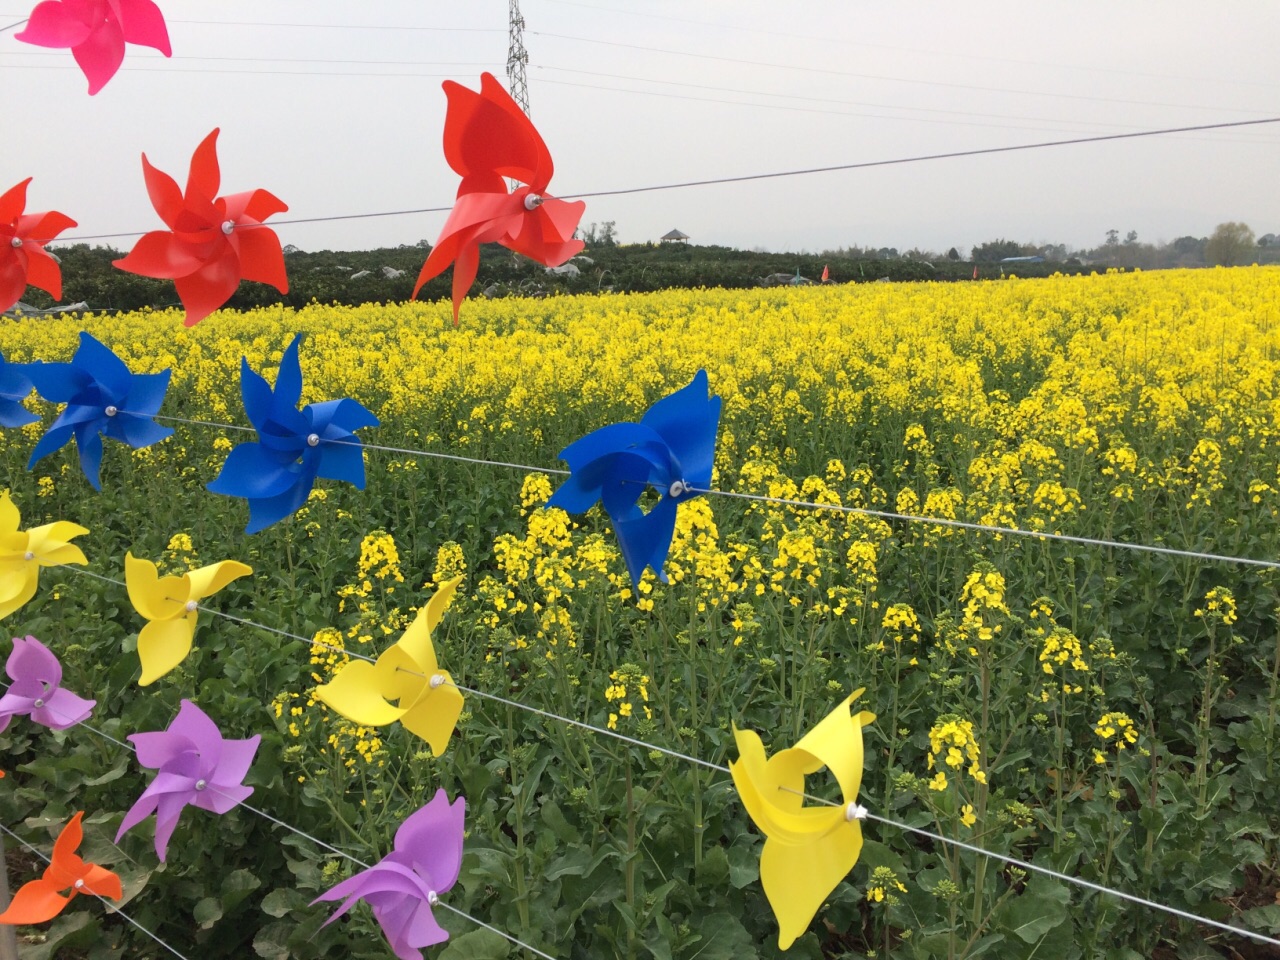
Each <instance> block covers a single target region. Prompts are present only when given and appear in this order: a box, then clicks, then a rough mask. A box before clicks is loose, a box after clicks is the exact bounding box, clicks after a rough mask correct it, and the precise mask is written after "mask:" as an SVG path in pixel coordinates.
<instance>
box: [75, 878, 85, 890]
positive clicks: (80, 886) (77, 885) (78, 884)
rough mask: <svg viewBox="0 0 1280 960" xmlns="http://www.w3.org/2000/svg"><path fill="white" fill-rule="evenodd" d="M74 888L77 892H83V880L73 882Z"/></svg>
mask: <svg viewBox="0 0 1280 960" xmlns="http://www.w3.org/2000/svg"><path fill="white" fill-rule="evenodd" d="M74 886H75V888H76V889H77V890H83V889H84V881H83V880H77V881H76V882H75V884H74Z"/></svg>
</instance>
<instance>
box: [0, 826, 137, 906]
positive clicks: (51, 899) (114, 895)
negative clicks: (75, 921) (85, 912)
mask: <svg viewBox="0 0 1280 960" xmlns="http://www.w3.org/2000/svg"><path fill="white" fill-rule="evenodd" d="M83 816H84V812H83V811H81V812H80V813H77V814H76V815H75V816H74V817H72V818H71V820H70V822H68V823H67V825H66V826H65V827H63V828H62V832H61V833H60V834H58V839H57V840H55V841H54V842H53V857H52V858H51V859H50V860H49V866H48V867H46V868H45V871H44V876H42V877H41V878H40V879H39V880H32V881H30V882H28V883H25V884H23V885H22V887H21V889H19V890H18V892H17V893H15V894H14V895H13V900H12V901H11V902H10V904H9V907H8V909H7V910H5V912H4V913H0V923H8V924H13V925H22V926H27V925H30V924H33V923H44V922H45V921H46V920H52V919H53V918H54V917H56V916H57V915H58V914H60V913H61V912H62V910H63V908H64V907H65V906H66V905H67V904H69V903H70V902H71V900H72V898H74V897H75V895H76V894H77V893H91V894H93V895H94V896H97V897H110V898H111V899H112V900H119V899H120V898H121V897H123V896H124V888H123V886H122V884H121V883H120V877H119V876H118V875H117V874H114V873H112V872H111V871H110V870H108V869H107V868H106V867H100V866H98V865H97V864H96V863H86V862H85V861H84V860H83V859H81V858H80V857H79V856H78V855H77V854H76V850H77V849H78V848H79V846H80V841H81V840H83V839H84V828H83V827H81V826H80V818H81V817H83ZM63 890H65V891H66V893H65V894H64V893H63V892H62V891H63Z"/></svg>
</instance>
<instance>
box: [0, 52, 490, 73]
mask: <svg viewBox="0 0 1280 960" xmlns="http://www.w3.org/2000/svg"><path fill="white" fill-rule="evenodd" d="M3 54H4V55H5V56H13V57H50V58H57V59H59V60H65V59H66V56H65V54H63V53H60V52H57V51H46V50H5V51H3ZM129 59H130V60H131V61H132V62H137V61H143V62H152V63H155V64H156V65H157V66H160V65H162V64H164V63H167V62H171V61H174V60H213V61H218V62H226V63H333V64H357V65H360V66H377V65H380V64H385V65H386V66H397V67H492V66H493V63H492V62H491V61H489V60H337V59H329V58H325V57H202V56H196V55H194V54H174V55H173V56H172V57H165V56H162V55H160V54H145V53H139V54H137V55H131V56H130V58H129ZM71 69H79V68H78V67H72V68H71Z"/></svg>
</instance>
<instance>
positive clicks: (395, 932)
mask: <svg viewBox="0 0 1280 960" xmlns="http://www.w3.org/2000/svg"><path fill="white" fill-rule="evenodd" d="M465 816H466V801H465V800H463V799H462V797H459V798H458V799H457V800H455V801H454V802H453V803H450V802H449V798H448V797H447V796H446V795H445V792H444V790H437V791H436V795H435V796H434V797H432V798H431V801H430V802H429V803H428V804H427V805H426V806H425V807H423V808H422V809H420V810H418V812H417V813H414V814H412V815H411V816H410V817H409V818H408V819H407V820H405V821H404V822H403V823H402V824H400V829H398V830H397V831H396V839H395V845H394V847H393V849H392V851H391V853H389V854H387V855H386V856H385V857H383V858H382V859H381V860H379V861H378V862H377V863H375V864H374V865H373V866H372V867H370V868H369V869H367V870H362V871H360V872H359V873H357V874H356V875H355V876H353V877H350V878H349V879H347V880H344V881H342V883H340V884H338V885H337V886H336V887H334V888H333V889H331V890H327V891H325V892H324V893H322V894H321V895H320V896H318V897H316V899H315V900H314V901H312V902H313V903H319V902H320V901H321V900H342V899H343V898H344V897H345V898H346V900H345V902H344V903H343V904H342V906H341V907H340V908H339V909H338V911H337V912H336V913H335V914H334V915H333V916H332V917H330V918H329V919H328V920H326V921H325V923H326V924H330V923H333V921H334V920H337V919H338V918H339V917H340V916H342V915H343V914H344V913H346V912H347V911H348V910H350V909H351V908H352V907H353V906H354V905H355V902H356V901H357V900H365V901H367V902H368V903H369V905H370V906H371V907H373V915H374V917H375V918H376V919H377V921H378V924H379V925H380V926H381V927H382V931H383V933H385V934H386V937H387V942H388V943H390V944H391V949H392V950H394V951H395V955H396V956H397V957H399V958H400V960H422V952H421V948H422V947H430V946H433V945H434V944H437V943H443V942H444V941H446V940H448V939H449V933H448V931H447V930H445V929H444V928H443V927H441V926H440V924H438V923H437V922H436V919H435V917H434V916H432V914H431V908H432V907H433V906H434V905H435V903H436V901H437V899H438V896H439V894H442V893H447V892H448V891H449V889H450V888H451V887H452V886H453V885H454V883H455V882H457V879H458V871H459V870H460V869H461V867H462V831H463V822H464V819H465Z"/></svg>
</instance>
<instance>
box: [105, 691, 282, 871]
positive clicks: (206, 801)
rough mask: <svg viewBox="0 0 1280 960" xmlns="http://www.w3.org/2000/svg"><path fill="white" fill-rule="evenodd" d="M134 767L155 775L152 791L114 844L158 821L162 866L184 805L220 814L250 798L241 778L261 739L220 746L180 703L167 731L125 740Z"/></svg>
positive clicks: (190, 707)
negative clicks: (132, 750) (145, 823)
mask: <svg viewBox="0 0 1280 960" xmlns="http://www.w3.org/2000/svg"><path fill="white" fill-rule="evenodd" d="M129 739H130V740H132V741H133V745H134V747H135V748H136V749H137V752H138V762H139V763H140V764H142V765H143V766H144V767H151V768H152V769H155V770H158V771H159V773H157V774H156V777H155V779H154V780H152V781H151V786H149V787H147V789H146V790H145V791H143V793H142V796H141V797H139V798H138V801H137V802H136V803H135V804H134V805H133V806H132V807H130V808H129V812H128V813H126V814H125V815H124V820H123V821H122V822H121V824H120V831H119V832H118V833H117V834H116V842H117V843H119V842H120V838H121V837H123V836H124V835H125V833H127V832H128V831H129V830H130V829H131V828H132V827H134V826H136V825H137V824H139V823H141V822H142V821H143V820H145V819H146V818H147V817H149V816H150V815H151V814H153V813H154V814H155V815H156V856H158V857H159V858H160V862H161V863H163V862H164V858H165V852H166V850H167V849H168V846H169V838H170V837H171V836H172V835H173V831H174V829H175V828H176V827H177V826H178V817H179V815H181V813H182V811H183V809H184V808H186V807H187V806H188V805H191V806H196V807H199V808H200V809H202V810H208V811H210V812H211V813H217V814H223V813H226V812H227V811H229V810H232V809H234V808H235V807H237V806H239V805H240V804H241V803H243V802H244V801H245V800H247V799H249V796H250V795H251V794H252V793H253V787H246V786H244V783H243V781H244V778H245V774H247V773H248V772H249V766H250V764H252V763H253V758H254V755H255V754H256V753H257V752H258V742H259V741H260V740H261V739H262V738H261V737H260V736H257V735H254V736H252V737H250V738H249V739H248V740H224V739H223V738H222V731H221V730H219V729H218V725H217V724H216V723H214V722H213V721H212V720H210V719H209V717H208V716H207V715H206V714H205V712H204V711H203V710H201V709H200V708H199V707H197V706H196V705H195V704H194V703H192V702H191V701H190V700H183V701H182V706H181V708H180V709H179V710H178V715H177V716H176V717H174V718H173V722H172V723H171V724H169V729H168V730H158V731H155V732H154V733H135V734H132V735H131V736H130V737H129Z"/></svg>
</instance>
